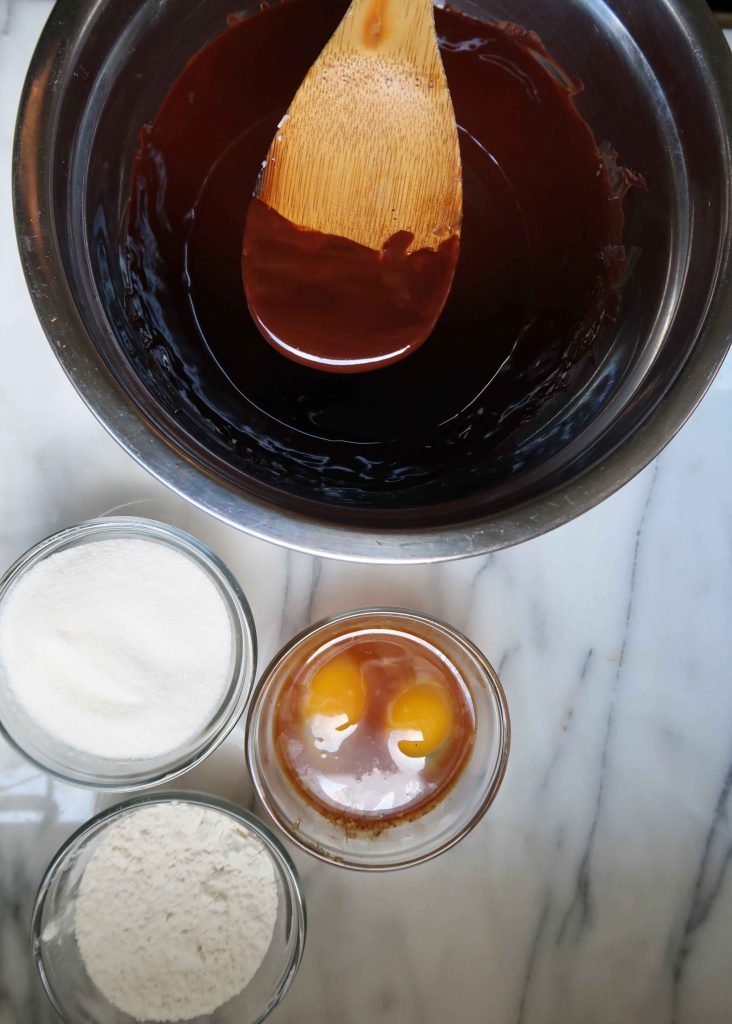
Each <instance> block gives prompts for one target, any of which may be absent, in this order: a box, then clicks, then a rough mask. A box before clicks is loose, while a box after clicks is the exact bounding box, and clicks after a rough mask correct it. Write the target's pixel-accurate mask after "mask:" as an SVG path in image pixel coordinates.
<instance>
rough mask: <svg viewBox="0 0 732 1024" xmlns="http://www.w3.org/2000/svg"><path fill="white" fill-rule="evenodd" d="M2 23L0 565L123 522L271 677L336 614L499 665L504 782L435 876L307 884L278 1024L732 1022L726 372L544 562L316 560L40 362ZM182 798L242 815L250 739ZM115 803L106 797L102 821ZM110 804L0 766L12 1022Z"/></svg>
mask: <svg viewBox="0 0 732 1024" xmlns="http://www.w3.org/2000/svg"><path fill="white" fill-rule="evenodd" d="M49 6H50V5H49V4H48V3H47V2H46V0H0V32H1V33H2V34H1V35H0V177H1V178H2V180H3V182H4V184H3V187H2V189H1V190H0V352H1V354H2V355H1V358H0V565H1V566H3V567H4V566H5V565H6V564H8V563H10V562H11V561H12V560H13V559H14V558H15V557H16V556H17V555H18V554H19V553H20V552H21V551H23V550H24V549H25V548H26V547H27V546H29V545H30V544H31V543H32V542H34V541H36V540H37V539H38V538H40V537H42V536H44V535H46V534H48V533H50V532H52V531H53V530H55V529H57V528H59V527H61V526H64V525H67V524H69V523H73V522H76V521H78V520H81V519H84V518H87V517H89V516H92V515H95V514H99V513H103V512H105V511H107V510H110V509H112V508H114V507H117V506H126V505H129V506H130V507H131V510H133V511H134V512H136V513H141V514H151V515H157V516H159V517H161V518H167V519H169V520H170V521H172V522H174V523H176V524H178V525H180V526H183V527H184V528H187V529H189V530H191V531H192V532H194V533H197V534H198V535H199V536H201V537H202V538H203V539H204V540H206V541H207V542H208V543H210V544H211V546H212V547H213V548H214V549H216V550H217V551H218V552H219V553H220V554H221V555H222V556H223V557H224V558H225V559H226V560H227V561H228V562H229V563H230V564H231V566H232V568H233V569H234V571H235V572H236V573H237V574H238V576H239V578H240V580H241V582H242V584H243V586H244V587H245V589H247V591H248V593H249V596H250V599H251V601H252V605H253V610H254V614H255V618H256V623H257V629H258V632H259V638H260V644H261V658H262V662H263V663H264V662H266V661H267V660H268V658H269V657H270V656H271V655H272V654H273V652H274V651H275V649H276V648H277V646H278V645H279V644H280V643H281V642H282V641H283V640H284V639H286V638H287V637H289V636H291V635H292V634H293V632H295V631H296V630H299V629H300V628H301V627H303V626H305V625H306V624H307V623H309V622H311V621H313V620H314V619H316V618H318V617H321V616H323V615H326V614H328V613H331V612H334V611H336V610H340V609H346V608H351V607H356V606H362V605H368V604H376V603H388V604H402V605H407V606H413V607H416V608H420V609H423V610H425V611H429V612H433V613H436V614H437V615H440V616H443V617H445V618H448V619H450V620H451V621H452V622H454V623H455V624H456V625H457V626H458V627H460V628H462V629H464V630H465V631H466V632H467V633H468V634H469V635H470V636H471V637H472V638H473V639H474V640H475V641H476V642H477V643H478V644H479V645H481V646H482V647H483V648H484V650H485V651H486V652H487V654H488V655H489V657H490V658H491V659H492V660H493V662H494V664H495V665H496V666H497V667H498V668H499V669H500V672H501V675H502V677H503V681H504V684H505V687H506V690H507V694H508V699H509V702H510V706H511V712H512V718H513V729H514V745H513V752H512V758H511V762H510V765H509V769H508V774H507V777H506V781H505V784H504V787H503V789H502V791H501V793H500V795H499V798H498V800H497V802H496V804H495V806H494V808H493V809H492V810H491V811H490V813H489V814H488V816H487V817H486V818H485V819H484V821H483V822H482V824H481V825H480V826H479V827H478V828H477V829H476V831H475V832H474V833H473V834H472V835H471V836H469V837H468V838H467V839H466V840H465V841H464V842H463V843H462V844H460V846H458V847H457V848H456V849H455V850H453V851H451V852H450V853H449V854H447V855H446V856H444V857H443V858H441V859H439V860H437V861H435V862H432V863H431V864H428V865H425V866H423V867H421V868H416V869H413V870H411V871H407V872H402V873H398V874H395V875H392V876H385V877H375V878H372V877H363V876H359V875H353V874H350V873H346V872H342V871H340V870H338V869H335V868H328V867H324V866H321V865H318V864H316V863H315V862H314V861H312V860H310V859H308V858H307V857H304V856H297V857H296V860H297V862H298V864H299V866H300V868H301V870H302V874H303V877H304V882H305V886H306V891H307V898H308V904H309V916H310V933H309V940H308V946H307V950H306V954H305V958H304V962H303V965H302V969H301V971H300V974H299V976H298V978H297V980H296V982H295V984H294V987H293V989H292V991H291V993H290V995H289V997H288V998H287V1000H286V1002H285V1003H284V1004H283V1005H282V1006H281V1007H280V1009H279V1010H278V1011H276V1013H275V1014H274V1016H273V1018H272V1020H273V1021H276V1022H279V1024H295V1022H297V1024H307V1022H326V1024H327V1022H333V1024H371V1022H376V1021H378V1022H379V1024H437V1022H440V1024H441V1022H444V1021H455V1022H459V1024H485V1022H486V1021H490V1022H491V1024H631V1022H632V1024H661V1022H663V1024H702V1022H703V1024H729V1022H730V1021H732V972H731V971H730V967H731V966H732V953H731V944H730V943H731V940H730V934H731V932H732V871H730V870H728V868H729V867H730V860H731V859H732V628H731V623H732V474H730V471H729V452H730V451H731V450H732V393H731V392H732V362H729V361H728V362H727V365H726V367H725V368H724V369H723V371H722V373H721V375H720V377H719V378H718V379H717V382H716V383H715V385H714V387H713V388H712V390H711V392H710V394H709V395H708V396H707V398H706V399H705V400H704V402H703V403H702V405H701V407H700V409H699V410H698V412H697V413H696V414H695V416H694V417H693V419H692V421H691V423H690V424H689V425H688V426H687V427H686V428H685V429H684V430H683V431H682V433H681V434H680V436H679V437H678V438H677V439H676V440H675V441H674V442H673V443H672V444H671V445H670V446H669V448H668V450H667V451H666V452H665V453H664V454H663V455H662V456H661V457H660V458H659V459H658V460H657V461H656V463H655V464H654V465H653V466H651V467H650V468H649V469H648V470H647V471H646V472H644V473H643V474H641V476H640V477H638V478H637V479H636V480H635V481H634V482H633V483H632V484H630V485H629V486H628V487H626V488H625V489H624V490H623V491H622V492H621V493H620V494H618V495H616V496H615V497H614V498H612V499H610V500H609V501H607V502H606V503H605V504H604V505H602V506H601V507H600V508H598V509H596V510H595V511H593V512H592V513H590V514H588V515H586V516H584V517H583V518H582V519H580V520H578V521H576V522H574V523H572V524H571V525H569V526H566V527H564V528H562V529H561V530H558V531H557V532H555V533H553V534H551V535H549V536H546V537H543V538H541V539H540V540H536V541H533V542H531V543H528V544H525V545H524V546H522V547H520V548H517V549H515V550H512V551H506V552H504V553H502V554H499V555H495V556H492V557H489V558H478V559H473V560H470V561H465V562H462V563H458V564H451V565H445V566H439V567H432V568H430V567H416V568H415V567H402V568H374V567H365V566H358V565H343V564H336V563H329V562H326V561H318V560H316V559H312V558H309V557H305V556H299V555H294V554H288V553H286V552H284V551H280V550H277V549H276V548H274V547H271V546H268V545H266V544H263V543H260V542H257V541H253V540H250V539H248V538H246V537H244V536H242V535H240V534H237V533H236V532H235V531H233V530H231V529H229V528H227V527H223V526H221V525H219V524H217V523H216V522H214V521H212V520H210V519H208V518H206V517H205V516H203V515H202V514H200V513H197V512H195V511H194V510H192V509H190V508H188V507H187V506H186V505H185V504H184V503H182V502H181V501H180V500H178V499H176V498H174V497H173V496H171V495H169V494H167V492H165V491H163V489H162V488H161V487H160V486H159V485H157V484H156V483H155V482H154V481H153V480H152V479H151V478H150V477H149V476H147V475H146V474H145V473H144V472H143V471H142V470H141V469H139V468H138V467H137V466H135V465H134V464H133V463H132V462H131V460H130V459H128V458H127V457H126V456H125V455H124V454H123V453H122V451H121V450H120V449H119V448H117V446H116V445H115V444H114V442H113V441H111V440H110V439H109V438H108V437H107V435H106V434H105V432H104V430H103V429H102V428H101V427H100V426H99V425H98V424H97V423H96V421H95V420H94V419H93V417H92V416H91V414H90V413H89V412H88V411H87V410H86V409H85V407H84V406H83V405H82V403H81V401H80V400H79V399H78V398H77V397H76V395H75V393H74V392H73V390H72V388H71V386H70V385H69V384H68V383H67V381H66V379H65V377H64V375H63V373H62V372H61V369H60V368H59V366H58V365H57V364H56V361H55V359H54V357H53V355H52V353H51V351H50V349H49V347H48V345H47V344H46V341H45V339H44V336H43V333H42V331H41V329H40V327H39V326H38V324H37V322H36V319H35V316H34V313H33V310H32V308H31V304H30V300H29V298H28V296H27V293H26V289H25V285H24V283H23V280H22V276H21V271H20V267H19V264H18V259H17V255H16V250H15V240H14V235H13V229H12V221H11V209H10V196H9V189H8V187H7V182H8V181H9V164H10V145H11V134H12V128H13V121H14V116H15V109H16V105H17V99H18V95H19V90H20V85H21V81H22V77H23V74H24V71H25V67H26V64H27V62H28V59H29V57H30V53H31V50H32V48H33V45H34V43H35V39H36V37H37V34H38V32H39V31H40V28H41V25H42V23H43V21H44V18H45V16H46V14H47V12H48V10H49ZM182 781H183V784H184V785H185V786H186V787H190V788H192V789H206V790H210V791H212V792H215V793H218V794H221V795H223V796H227V797H231V798H233V799H236V800H242V801H245V802H248V801H249V799H250V793H249V788H248V785H247V782H246V779H245V776H244V769H243V766H242V735H241V730H240V729H237V730H236V731H235V733H234V735H233V736H232V737H230V738H229V740H227V742H226V743H225V745H224V747H223V748H221V749H220V750H219V751H218V752H217V753H216V754H215V755H214V757H213V758H211V759H210V761H209V762H208V763H206V764H205V765H204V766H203V767H201V768H200V769H198V770H196V771H195V772H193V773H191V774H190V775H188V776H185V777H184V779H183V780H182ZM107 802H110V801H107ZM99 806H101V800H100V798H99V797H98V796H96V795H94V794H93V793H89V792H84V791H82V790H78V789H73V788H71V787H68V786H64V785H61V784H59V783H56V782H52V781H51V780H50V779H49V778H47V777H45V776H43V775H42V774H39V773H38V772H37V771H35V770H34V769H33V768H32V767H31V766H30V765H29V764H27V763H26V762H24V761H23V760H21V759H20V758H19V757H17V756H16V755H15V754H14V753H12V752H11V750H10V749H9V748H7V747H6V746H0V1022H1V1024H46V1022H50V1021H53V1020H57V1019H58V1018H56V1017H55V1015H54V1014H53V1013H52V1012H51V1010H50V1009H49V1008H48V1007H47V1005H46V1003H45V1000H44V997H43V995H42V993H41V991H40V987H39V984H38V983H37V981H36V978H35V975H34V970H33V967H32V964H31V959H30V955H29V940H28V932H29V917H30V908H31V904H32V900H33V896H34V893H35V889H36V886H37V884H38V881H39V879H40V877H41V874H42V872H43V870H44V868H45V866H46V863H47V861H48V860H49V858H50V856H51V854H52V853H53V852H54V851H55V849H56V848H57V846H58V845H59V844H60V843H61V841H62V840H63V839H64V838H65V837H66V836H67V835H68V834H69V833H70V832H71V831H72V830H73V829H74V828H75V827H76V826H77V825H78V824H79V823H80V822H82V821H83V820H84V819H85V818H86V817H87V816H89V815H90V814H91V813H93V812H94V811H95V810H96V809H97V808H98V807H99Z"/></svg>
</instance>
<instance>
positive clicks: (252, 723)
mask: <svg viewBox="0 0 732 1024" xmlns="http://www.w3.org/2000/svg"><path fill="white" fill-rule="evenodd" d="M370 615H373V616H378V617H379V618H382V619H383V617H384V616H389V617H390V618H392V619H397V620H398V619H402V620H403V621H404V624H405V626H406V627H407V628H406V629H405V632H407V633H408V632H409V630H408V625H409V623H417V624H421V625H424V626H427V627H428V629H430V630H434V629H435V628H436V629H437V630H438V631H439V632H442V633H446V634H447V635H448V637H449V638H450V639H451V640H452V641H453V642H455V643H457V644H458V646H460V647H461V648H463V650H464V651H465V652H466V653H467V654H468V656H469V657H470V658H471V659H472V660H473V661H474V662H475V663H476V666H477V668H478V670H479V671H480V673H481V675H482V676H483V679H484V680H485V682H486V688H487V690H488V691H489V694H490V697H491V699H492V702H493V706H494V708H495V712H496V719H497V721H498V740H497V750H496V756H495V760H494V762H493V763H492V771H491V774H490V777H489V779H488V781H487V785H486V789H485V793H484V795H483V797H482V799H481V802H480V804H479V806H478V807H477V809H476V810H475V811H474V813H473V814H472V815H471V816H470V818H469V819H468V820H467V821H466V822H465V823H464V824H463V825H461V827H460V828H459V829H457V830H456V831H455V832H454V833H451V834H450V836H449V837H448V838H447V839H445V840H444V841H443V842H442V843H440V845H439V846H436V847H435V848H434V849H429V850H427V851H426V852H425V853H421V854H418V855H416V856H411V857H404V858H401V859H398V858H395V859H394V860H393V861H390V862H380V863H374V864H369V863H365V862H363V861H359V860H351V859H350V858H349V856H348V854H347V853H344V854H343V855H340V854H339V855H337V856H336V855H334V854H332V853H328V852H327V851H326V850H324V849H323V848H322V847H321V846H319V845H318V844H317V843H316V842H315V841H313V842H311V841H309V840H307V839H304V838H303V837H302V835H301V833H300V831H299V829H298V828H296V827H293V826H292V825H291V824H290V823H289V822H288V820H287V818H286V817H285V816H284V815H283V814H282V813H281V812H280V810H279V807H278V805H277V802H276V801H275V800H273V799H271V798H270V793H269V787H268V786H267V785H266V783H265V780H264V777H263V773H262V772H260V767H259V756H258V755H259V741H258V736H257V733H258V729H257V726H258V722H259V717H260V715H259V709H260V707H261V705H263V704H264V703H265V702H266V701H267V700H270V699H271V697H270V693H269V690H270V689H271V687H272V686H273V680H274V679H275V676H276V674H277V671H278V669H279V668H280V667H281V666H282V664H283V663H284V662H285V661H286V660H287V659H288V658H289V657H290V655H291V654H292V653H293V651H294V650H295V649H296V648H297V647H298V646H300V645H301V644H303V643H305V641H307V640H309V639H310V638H311V637H314V636H316V635H317V634H318V633H319V632H320V631H322V630H324V629H326V628H328V627H330V626H337V625H343V626H344V630H343V632H346V628H345V627H347V626H348V624H349V622H352V621H359V620H362V619H363V618H364V616H370ZM394 628H396V629H398V628H399V625H398V622H397V623H396V624H395V625H394ZM244 742H245V752H246V761H247V770H248V772H249V777H250V779H251V781H252V785H253V786H254V789H255V791H256V794H257V797H258V799H259V801H260V803H261V804H262V806H263V807H264V809H265V811H266V812H267V814H268V816H269V818H270V820H271V821H272V822H273V823H274V824H275V825H276V826H277V828H279V829H280V831H281V832H282V833H283V834H284V835H285V836H286V837H287V840H288V841H289V842H291V843H293V844H294V845H295V846H297V847H299V848H300V849H301V850H303V851H304V852H305V853H308V854H310V855H311V856H313V857H315V858H317V859H318V860H320V861H322V862H323V863H324V864H332V865H334V866H335V867H340V868H346V869H348V870H351V871H361V872H364V873H378V872H381V873H384V872H387V871H399V870H401V869H403V868H409V867H415V866H416V865H418V864H424V863H426V862H427V861H430V860H434V858H435V857H439V856H440V855H441V854H443V853H445V852H447V850H450V849H451V848H452V847H453V846H456V845H457V843H459V842H460V841H461V840H462V839H464V838H465V836H467V835H468V834H469V833H470V832H472V831H473V829H474V828H475V827H476V825H478V823H479V822H480V821H481V820H482V818H483V817H484V816H485V814H486V812H487V811H488V810H489V808H490V807H491V805H492V804H493V802H494V801H495V799H496V797H497V796H498V793H499V790H500V789H501V786H502V784H503V780H504V777H505V775H506V769H507V767H508V759H509V754H510V752H511V716H510V714H509V710H508V700H507V698H506V692H505V690H504V688H503V684H502V683H501V680H500V678H499V676H498V673H497V672H496V670H495V669H494V668H493V666H492V664H491V663H490V661H489V660H488V658H487V657H486V656H485V654H484V653H483V652H482V651H481V650H480V648H479V647H477V646H476V645H475V644H474V643H473V641H472V640H470V639H469V638H468V637H467V636H466V635H465V634H464V633H463V632H462V631H461V630H459V629H457V628H456V627H455V626H453V625H452V624H451V623H449V622H445V621H444V619H440V618H438V617H437V616H434V615H429V614H427V613H425V612H419V611H414V610H413V609H411V608H394V607H389V606H372V607H368V608H357V609H354V610H352V611H346V612H339V613H338V614H336V615H330V616H328V617H326V618H324V619H321V620H319V621H318V622H316V623H314V624H313V625H311V626H308V627H307V628H306V629H303V630H302V631H301V632H300V633H298V634H297V636H294V637H293V638H292V639H291V640H288V641H287V643H286V644H285V645H284V646H283V647H282V648H281V649H280V650H279V651H278V652H277V654H276V655H275V656H274V658H273V659H272V660H271V661H270V663H269V665H267V667H266V669H265V670H264V671H263V672H262V675H261V676H260V678H259V682H258V683H257V685H256V686H255V688H254V693H253V694H252V700H251V704H250V706H249V715H248V716H247V723H246V736H245V741H244ZM469 763H470V761H468V765H469ZM468 765H466V768H467V766H468ZM446 799H449V794H446ZM316 813H317V812H316ZM428 813H429V812H428ZM427 816H428V815H425V817H427ZM395 827H396V826H395ZM391 831H392V833H393V831H394V830H393V829H392V830H391Z"/></svg>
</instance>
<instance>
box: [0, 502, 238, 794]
mask: <svg viewBox="0 0 732 1024" xmlns="http://www.w3.org/2000/svg"><path fill="white" fill-rule="evenodd" d="M255 671H256V634H255V629H254V622H253V619H252V615H251V611H250V609H249V605H248V603H247V600H246V598H245V596H244V594H243V592H242V590H241V588H240V586H239V584H238V583H237V581H236V579H235V578H234V577H233V576H232V574H231V573H230V572H229V570H228V569H227V568H226V566H225V565H224V564H223V563H222V562H221V561H220V560H219V559H218V558H217V557H216V556H215V555H214V554H213V553H212V552H211V551H210V550H209V549H208V548H207V547H205V545H203V544H201V543H200V542H199V541H198V540H196V539H195V538H194V537H192V536H190V535H189V534H186V533H183V532H182V531H180V530H177V529H175V528H174V527H172V526H168V525H167V524H164V523H159V522H154V521H152V520H146V519H136V518H132V517H128V516H117V517H110V518H104V519H97V520H91V521H89V522H86V523H82V524H81V525H79V526H74V527H71V528H70V529H66V530H63V531H61V532H60V533H57V534H55V535H54V536H52V537H49V538H47V539H46V540H44V541H41V542H40V543H39V544H36V545H35V546H34V547H33V548H31V549H30V550H29V551H27V552H26V553H25V554H24V555H23V556H22V557H21V558H19V559H18V561H17V562H16V563H15V564H14V565H13V566H11V568H10V569H9V570H8V571H7V572H6V573H5V575H4V576H3V578H2V579H1V580H0V732H2V733H4V734H5V736H6V738H7V739H8V740H9V741H10V742H11V743H12V744H13V745H14V746H15V747H16V748H17V749H18V750H19V751H20V752H21V753H23V754H25V756H26V757H28V758H29V759H30V760H32V761H33V762H35V763H36V764H37V765H39V766H40V767H41V768H43V769H44V770H45V771H47V772H50V773H51V774H53V775H55V776H57V777H59V778H61V779H63V780H65V781H67V782H72V783H76V784H80V785H87V786H93V787H97V788H100V789H110V790H113V789H118V790H137V789H143V788H145V787H148V786H153V785H156V784H158V783H161V782H166V781H169V780H170V779H172V778H174V777H175V776H177V775H180V774H181V773H182V772H184V771H187V770H188V769H189V768H192V767H193V766H194V765H196V764H198V763H199V762H200V761H202V760H203V759H204V758H205V757H207V756H208V755H209V754H210V753H211V751H212V750H214V748H215V747H217V746H218V745H219V744H220V743H221V742H222V741H223V740H224V738H225V737H226V736H227V734H228V733H229V731H230V730H231V729H232V728H233V726H234V725H235V723H236V722H237V721H238V719H239V718H240V717H241V715H242V714H243V712H244V710H245V708H246V706H247V702H248V700H249V696H250V692H251V689H252V683H253V680H254V675H255Z"/></svg>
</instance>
